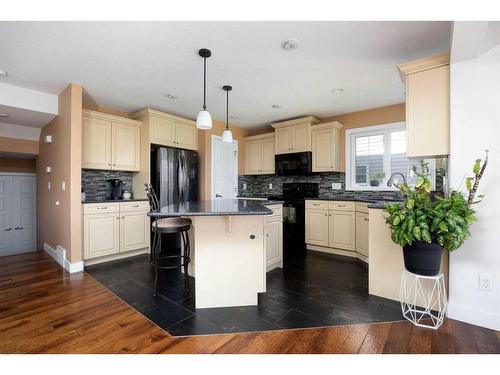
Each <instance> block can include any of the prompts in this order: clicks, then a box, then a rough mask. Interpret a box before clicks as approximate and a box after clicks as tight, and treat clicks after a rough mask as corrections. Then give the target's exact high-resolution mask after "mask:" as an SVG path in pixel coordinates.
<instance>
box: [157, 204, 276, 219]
mask: <svg viewBox="0 0 500 375" xmlns="http://www.w3.org/2000/svg"><path fill="white" fill-rule="evenodd" d="M273 203H274V202H273ZM272 213H273V211H271V210H270V209H269V208H267V207H265V205H264V204H262V202H260V201H252V200H244V199H220V200H206V201H192V202H184V203H180V204H171V205H168V206H163V207H161V208H160V209H159V210H158V211H154V212H150V213H148V215H149V216H151V217H153V218H162V217H178V216H238V215H271V214H272Z"/></svg>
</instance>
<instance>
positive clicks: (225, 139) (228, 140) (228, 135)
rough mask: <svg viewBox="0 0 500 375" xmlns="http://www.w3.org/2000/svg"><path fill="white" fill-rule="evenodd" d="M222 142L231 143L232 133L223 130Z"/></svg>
mask: <svg viewBox="0 0 500 375" xmlns="http://www.w3.org/2000/svg"><path fill="white" fill-rule="evenodd" d="M222 142H224V143H233V133H231V130H229V129H226V130H224V132H223V133H222Z"/></svg>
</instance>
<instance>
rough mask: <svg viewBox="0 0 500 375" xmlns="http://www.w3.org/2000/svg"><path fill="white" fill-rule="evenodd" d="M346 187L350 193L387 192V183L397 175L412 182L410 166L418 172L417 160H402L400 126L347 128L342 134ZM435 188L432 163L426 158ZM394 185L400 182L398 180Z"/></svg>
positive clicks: (403, 140)
mask: <svg viewBox="0 0 500 375" xmlns="http://www.w3.org/2000/svg"><path fill="white" fill-rule="evenodd" d="M346 146H347V147H346V162H347V165H346V185H347V189H350V190H391V189H394V187H388V186H387V181H388V179H389V177H390V176H391V175H392V174H393V173H401V174H403V175H404V176H405V178H406V180H407V181H408V183H409V184H414V183H415V182H416V174H415V173H413V166H414V165H415V166H417V168H418V170H420V165H421V160H418V159H417V160H415V159H411V160H410V159H408V158H407V157H406V130H405V125H404V123H397V124H388V125H381V126H372V127H367V128H358V129H349V130H347V131H346ZM425 162H428V163H429V169H430V173H431V181H432V183H433V186H434V185H435V161H434V159H427V160H425ZM394 182H396V183H400V182H402V179H401V177H399V176H397V177H395V178H394Z"/></svg>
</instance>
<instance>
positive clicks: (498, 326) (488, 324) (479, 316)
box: [446, 302, 500, 331]
mask: <svg viewBox="0 0 500 375" xmlns="http://www.w3.org/2000/svg"><path fill="white" fill-rule="evenodd" d="M446 315H447V316H448V318H450V319H455V320H460V321H461V322H465V323H469V324H473V325H476V326H480V327H485V328H489V329H494V330H496V331H500V314H499V313H492V312H489V311H484V310H478V309H475V308H473V307H469V306H464V305H460V304H457V303H453V302H450V303H449V304H448V313H447V314H446Z"/></svg>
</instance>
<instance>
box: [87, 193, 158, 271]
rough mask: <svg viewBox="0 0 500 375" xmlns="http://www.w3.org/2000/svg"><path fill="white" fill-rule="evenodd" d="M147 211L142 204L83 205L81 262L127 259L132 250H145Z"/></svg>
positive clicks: (147, 232) (147, 239)
mask: <svg viewBox="0 0 500 375" xmlns="http://www.w3.org/2000/svg"><path fill="white" fill-rule="evenodd" d="M148 211H149V204H148V202H144V201H140V202H121V203H90V204H84V209H83V233H84V237H83V249H84V250H83V259H84V260H86V261H88V260H95V259H96V258H97V259H101V260H102V261H105V260H107V259H115V258H116V256H117V255H122V256H120V257H123V256H127V252H131V251H133V250H140V249H144V250H147V249H148V248H149V238H150V228H149V226H150V225H149V222H150V221H149V217H148V216H147V212H148ZM133 255H135V253H134V254H133ZM109 256H115V258H110V257H109Z"/></svg>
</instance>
